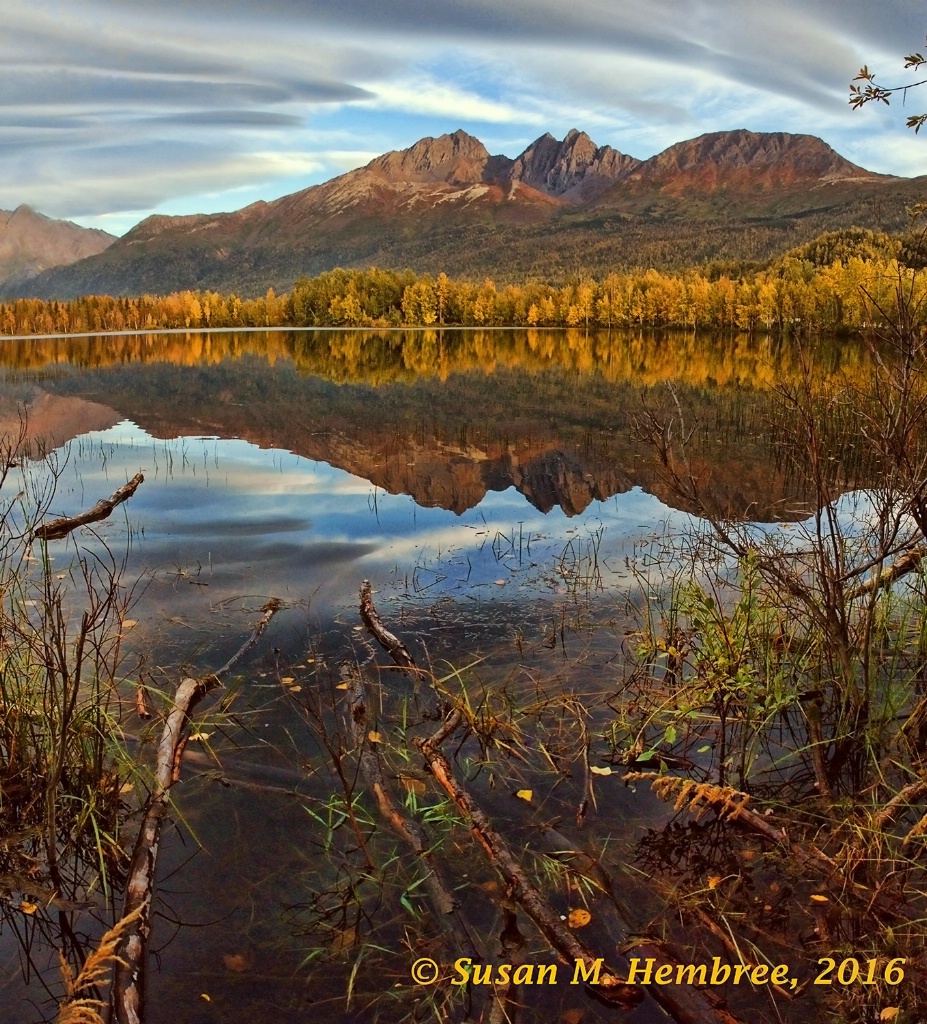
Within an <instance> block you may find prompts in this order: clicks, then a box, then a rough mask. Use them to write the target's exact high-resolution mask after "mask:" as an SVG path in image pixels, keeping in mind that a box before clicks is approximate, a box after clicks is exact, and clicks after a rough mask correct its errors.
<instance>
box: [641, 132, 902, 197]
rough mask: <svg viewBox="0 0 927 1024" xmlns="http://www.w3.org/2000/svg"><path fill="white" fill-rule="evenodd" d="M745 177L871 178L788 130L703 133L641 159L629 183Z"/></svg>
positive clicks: (723, 181) (781, 181)
mask: <svg viewBox="0 0 927 1024" xmlns="http://www.w3.org/2000/svg"><path fill="white" fill-rule="evenodd" d="M747 177H749V178H750V182H751V183H752V185H753V186H757V185H759V186H763V187H767V188H768V187H773V186H788V185H792V184H798V183H809V184H811V183H816V182H826V181H828V180H831V181H833V180H839V179H846V178H859V179H867V178H876V177H883V176H879V175H873V174H872V173H871V172H869V171H866V170H865V169H864V168H862V167H858V166H857V165H856V164H853V163H851V162H850V161H849V160H846V159H845V158H844V157H842V156H840V154H839V153H837V152H836V151H835V150H833V149H832V148H831V147H830V146H828V145H827V143H826V142H824V141H823V140H821V139H819V138H817V137H816V136H814V135H792V134H790V133H788V132H751V131H748V130H747V129H745V128H740V129H737V130H735V131H724V132H709V133H708V134H706V135H700V136H699V137H698V138H697V139H690V140H688V141H686V142H679V143H677V144H676V145H674V146H670V147H669V149H666V150H664V151H663V152H662V153H659V154H658V155H657V156H655V157H652V158H651V159H650V160H647V161H645V162H644V163H643V164H641V166H640V167H638V168H637V169H636V170H635V172H634V173H632V174H630V175H629V181H631V182H634V181H641V182H646V183H652V184H660V183H665V184H669V185H672V184H674V183H676V184H678V183H681V182H687V183H690V184H698V185H700V186H703V187H708V188H711V187H718V186H721V185H736V184H737V183H739V182H740V181H741V180H743V181H746V179H747Z"/></svg>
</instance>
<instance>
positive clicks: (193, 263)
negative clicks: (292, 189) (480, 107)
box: [18, 130, 927, 298]
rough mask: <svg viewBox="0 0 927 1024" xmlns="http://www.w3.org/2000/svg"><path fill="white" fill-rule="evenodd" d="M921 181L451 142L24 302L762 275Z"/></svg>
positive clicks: (575, 137)
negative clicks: (677, 274) (656, 274)
mask: <svg viewBox="0 0 927 1024" xmlns="http://www.w3.org/2000/svg"><path fill="white" fill-rule="evenodd" d="M924 191H927V178H920V179H901V178H894V177H891V176H889V175H880V174H874V173H872V172H870V171H867V170H865V169H864V168H862V167H857V166H856V165H855V164H852V163H850V161H848V160H846V159H844V158H843V157H841V156H840V155H839V154H838V153H836V152H835V151H834V150H833V149H831V147H830V146H828V145H827V144H826V143H824V142H822V141H821V140H820V139H818V138H816V137H814V136H811V135H789V134H785V133H782V132H771V133H758V132H749V131H745V130H739V131H729V132H714V133H711V134H709V135H703V136H701V137H700V138H698V139H693V140H691V141H688V142H681V143H678V144H677V145H674V146H670V147H669V149H667V150H665V151H664V152H662V153H660V154H658V155H657V156H654V157H652V158H651V159H649V160H645V161H640V160H636V159H635V158H634V157H631V156H627V155H625V154H623V153H619V152H618V151H617V150H615V149H612V148H611V147H609V146H601V147H600V146H596V144H595V143H594V142H593V141H592V140H591V139H590V138H589V136H588V135H586V134H585V133H583V132H579V131H575V130H574V131H571V132H569V133H568V134H567V136H566V138H565V139H563V141H557V140H556V139H555V138H553V136H551V135H550V134H545V135H543V136H541V138H539V139H538V140H537V141H536V142H534V143H532V144H531V145H530V146H529V147H528V148H527V149H526V150H525V151H524V152H523V153H522V154H520V155H519V156H518V157H517V158H515V159H514V160H512V159H509V158H508V157H505V156H492V155H490V153H489V152H488V150H487V149H486V147H485V146H484V145H483V144H482V143H481V142H480V141H479V140H478V139H476V138H474V137H473V136H471V135H468V134H467V133H466V132H464V131H456V132H454V133H453V134H451V135H442V136H441V137H440V138H437V139H432V138H426V139H422V140H421V141H419V142H417V143H415V145H414V146H411V147H409V148H408V149H404V150H399V151H396V152H391V153H386V154H384V155H383V156H380V157H377V158H376V159H375V160H372V161H371V162H370V163H369V164H367V165H366V167H360V168H358V169H357V170H353V171H349V172H348V173H347V174H342V175H340V176H338V177H337V178H333V179H331V180H330V181H327V182H325V183H324V184H321V185H314V186H312V187H311V188H307V189H305V190H303V191H301V192H297V193H294V194H293V195H289V196H284V197H283V198H281V199H277V200H275V201H273V202H270V203H266V202H259V203H255V204H253V205H251V206H248V207H246V208H245V209H242V210H238V211H237V212H235V213H226V214H211V215H202V214H200V215H195V216H190V217H162V216H156V217H149V218H148V219H147V220H144V221H142V222H141V223H140V224H139V225H137V226H136V227H135V228H133V229H132V230H131V231H130V232H129V233H128V234H126V235H125V236H124V237H123V238H121V239H119V240H118V241H117V242H115V243H114V244H112V245H111V246H109V247H108V248H107V249H106V251H104V252H102V253H100V254H99V255H95V256H91V257H90V258H88V259H85V260H81V261H80V262H77V263H74V264H72V265H71V266H68V267H62V268H59V269H55V270H51V271H47V272H46V273H43V274H41V275H39V276H38V277H36V278H35V279H34V280H33V281H31V282H29V283H28V284H25V285H21V286H20V287H19V289H18V290H19V292H20V293H22V294H35V295H40V296H45V297H58V298H64V297H69V296H73V295H77V294H82V293H93V292H96V293H104V292H108V293H118V294H133V293H135V294H138V293H141V292H152V293H157V292H167V291H172V290H176V289H180V288H215V289H219V290H223V291H225V290H236V291H240V292H244V293H246V294H255V293H260V292H263V291H264V290H266V289H267V287H269V286H272V287H274V288H276V289H277V290H278V291H279V290H281V289H284V288H287V287H289V286H290V285H291V284H292V283H293V281H294V280H295V279H296V278H297V277H298V276H299V275H300V274H316V273H320V272H321V271H323V270H327V269H331V268H332V267H335V266H345V267H351V266H353V267H364V266H371V265H379V266H384V267H394V268H401V267H406V266H408V267H411V268H413V269H415V270H417V271H420V272H424V271H429V272H432V273H437V272H439V271H441V270H444V271H447V272H448V273H451V274H469V275H474V276H476V275H482V274H487V273H490V274H493V275H495V276H496V277H497V278H499V279H500V280H505V279H513V278H524V277H526V276H529V275H536V276H544V277H547V278H554V279H555V278H558V277H564V276H566V275H568V274H572V273H577V272H581V271H590V272H593V273H602V272H607V270H609V269H612V268H618V267H628V266H656V267H660V268H670V267H679V266H684V265H690V264H694V263H701V262H704V261H706V260H712V259H719V260H754V259H763V258H767V257H769V256H772V255H775V254H777V253H779V252H782V251H784V250H786V249H789V248H791V247H793V246H795V245H798V244H800V243H801V242H804V241H807V240H809V239H810V238H812V237H814V236H815V235H817V234H818V233H820V232H821V231H823V230H826V229H830V228H839V227H845V226H848V225H850V224H858V225H860V226H863V227H881V228H884V229H887V230H892V229H895V228H898V227H900V226H901V225H902V224H903V223H904V220H905V213H904V207H905V204H906V203H910V201H911V200H912V199H913V198H915V197H918V196H920V195H921V194H923V192H924Z"/></svg>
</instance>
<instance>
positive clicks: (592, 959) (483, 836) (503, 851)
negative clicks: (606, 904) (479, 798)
mask: <svg viewBox="0 0 927 1024" xmlns="http://www.w3.org/2000/svg"><path fill="white" fill-rule="evenodd" d="M445 732H446V731H445V729H444V728H443V727H442V729H441V730H440V731H439V733H438V735H437V736H434V737H432V738H431V739H425V740H422V739H417V740H415V741H414V742H415V746H416V747H417V748H418V749H419V750H420V751H421V752H422V754H423V755H424V757H425V760H426V761H427V763H428V767H429V768H430V769H431V773H432V774H433V775H434V777H435V778H436V779H437V780H438V782H439V783H440V784H441V786H442V788H443V789H444V790H445V792H446V793H447V794H448V796H450V798H451V799H452V800H453V801H454V803H455V804H456V805H457V807H458V808H459V810H460V812H461V813H462V814H463V816H464V819H465V821H466V822H467V824H468V825H469V827H470V831H471V832H472V833H473V835H474V837H475V838H476V840H477V842H478V843H479V844H480V846H482V847H483V849H484V850H485V851H486V854H487V856H488V857H489V859H490V861H491V862H492V864H493V866H494V867H495V868H496V870H497V871H498V872H499V874H500V875H501V876H502V878H503V880H504V881H505V883H506V885H507V886H508V889H509V893H510V896H511V898H512V899H513V900H514V901H515V902H516V903H517V904H518V905H519V906H520V907H521V908H522V910H524V911H525V913H526V914H527V915H528V916H529V917H530V918H531V920H532V921H534V923H535V924H536V925H537V927H538V930H539V931H540V932H541V934H542V935H543V936H544V937H545V938H546V939H547V941H548V942H549V943H550V944H551V946H552V948H553V949H554V950H556V952H557V953H558V954H559V956H560V957H561V958H562V959H563V960H564V962H566V963H581V964H583V965H584V968H585V970H586V971H587V972H588V973H587V975H586V976H587V977H591V976H593V974H594V972H595V965H596V963H597V960H598V958H597V957H596V956H595V955H594V954H593V953H592V951H591V950H589V949H588V948H587V947H586V946H585V944H584V943H582V942H581V941H580V940H579V939H578V938H577V937H576V935H575V934H574V933H573V932H571V931H570V930H569V929H568V928H567V927H566V926H565V925H564V924H563V922H562V921H561V920H560V916H559V915H558V914H557V913H556V912H555V911H554V910H553V908H552V907H551V906H550V905H549V904H548V902H547V900H545V898H544V897H543V896H542V895H541V893H540V892H539V891H538V889H537V888H536V887H535V886H534V885H532V884H531V882H529V881H528V879H527V878H525V875H524V873H523V871H522V869H521V866H520V865H519V863H518V861H517V860H516V859H515V857H514V855H513V854H512V852H511V850H510V849H509V847H508V844H507V843H506V842H505V840H504V839H503V838H502V836H500V835H499V833H498V832H496V831H495V829H493V827H492V825H491V824H490V822H489V819H488V818H487V817H486V815H485V814H484V813H483V811H482V810H481V809H480V808H479V807H477V806H476V804H475V803H474V802H473V800H472V799H471V798H470V795H469V794H468V793H467V792H465V791H464V789H463V788H462V787H461V786H460V784H459V783H458V782H457V780H456V779H455V778H454V773H453V771H452V769H451V766H450V763H449V762H448V760H447V758H446V757H445V756H444V754H443V752H442V751H441V750H440V749H439V748H438V743H436V742H435V741H436V740H438V742H440V739H443V738H444V735H445ZM594 988H595V991H596V994H597V995H599V996H601V997H603V998H605V999H607V1000H608V1001H609V1002H616V1003H623V1004H634V1003H636V1002H639V1001H640V999H641V998H642V995H643V993H642V991H641V990H640V989H639V988H638V987H637V986H636V985H629V984H627V982H624V981H622V980H621V979H620V977H619V976H618V974H617V973H616V972H614V971H612V970H610V969H608V968H605V969H602V970H601V971H600V972H599V978H598V984H597V985H596V986H594Z"/></svg>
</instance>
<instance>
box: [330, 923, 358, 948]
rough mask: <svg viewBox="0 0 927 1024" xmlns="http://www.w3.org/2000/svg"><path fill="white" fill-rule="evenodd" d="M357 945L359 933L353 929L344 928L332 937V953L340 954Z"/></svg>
mask: <svg viewBox="0 0 927 1024" xmlns="http://www.w3.org/2000/svg"><path fill="white" fill-rule="evenodd" d="M356 944H357V932H356V931H355V930H354V929H353V928H343V929H342V930H341V931H338V932H335V934H334V936H333V937H332V952H333V953H340V952H342V950H345V949H350V948H351V947H352V946H354V945H356Z"/></svg>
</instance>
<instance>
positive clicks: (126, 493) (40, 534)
mask: <svg viewBox="0 0 927 1024" xmlns="http://www.w3.org/2000/svg"><path fill="white" fill-rule="evenodd" d="M144 479H145V478H144V476H142V474H141V473H136V474H135V476H133V477H132V479H131V480H130V481H129V482H128V483H127V484H123V485H122V487H120V488H119V489H118V490H117V491H114V492H113V493H112V495H111V496H110V497H109V498H102V499H101V500H100V501H98V502H97V503H96V505H94V506H93V508H88V509H87V511H86V512H81V513H80V515H76V516H61V518H60V519H53V520H52V521H51V522H50V523H45V524H44V525H42V526H40V527H39V528H38V529H37V530H36V531H35V532H34V533H33V534H32V536H33V537H35V538H38V539H39V540H59V539H60V538H61V537H67V535H68V534H69V533H70V532H71V531H72V530H76V529H77V527H78V526H86V525H87V524H88V523H96V522H99V521H100V520H101V519H106V517H107V516H108V515H110V513H111V512H112V511H113V509H114V508H115V507H116V506H117V505H121V504H122V503H123V502H124V501H128V499H129V498H131V497H132V495H133V494H135V492H136V491H137V490H138V486H139V484H140V483H142V481H144Z"/></svg>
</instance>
